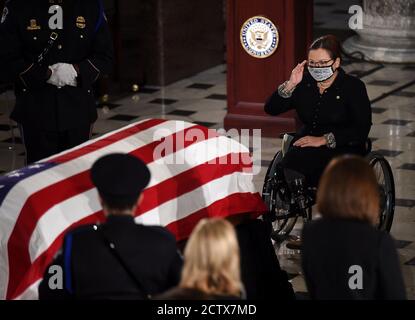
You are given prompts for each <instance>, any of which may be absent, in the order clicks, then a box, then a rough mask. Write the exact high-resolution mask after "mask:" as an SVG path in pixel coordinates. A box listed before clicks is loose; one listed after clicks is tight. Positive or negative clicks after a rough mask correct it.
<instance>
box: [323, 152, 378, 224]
mask: <svg viewBox="0 0 415 320" xmlns="http://www.w3.org/2000/svg"><path fill="white" fill-rule="evenodd" d="M317 207H318V210H319V212H320V213H321V215H322V216H323V217H324V218H340V219H357V220H361V221H366V222H369V223H371V224H376V223H377V222H378V219H379V209H380V199H379V185H378V182H377V180H376V176H375V173H374V171H373V168H372V167H371V166H370V165H369V163H368V162H367V161H366V160H365V159H364V158H362V157H359V156H350V155H349V156H342V157H338V158H335V159H334V160H332V161H331V162H330V164H329V165H328V166H327V168H326V170H325V171H324V174H323V176H322V177H321V180H320V184H319V186H318V191H317Z"/></svg>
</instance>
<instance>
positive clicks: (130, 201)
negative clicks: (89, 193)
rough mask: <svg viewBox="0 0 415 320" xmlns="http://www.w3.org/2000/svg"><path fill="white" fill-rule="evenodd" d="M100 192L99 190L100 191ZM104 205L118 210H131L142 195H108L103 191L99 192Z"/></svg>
mask: <svg viewBox="0 0 415 320" xmlns="http://www.w3.org/2000/svg"><path fill="white" fill-rule="evenodd" d="M98 192H99V191H98ZM99 195H100V196H101V199H102V201H103V202H104V205H105V206H106V207H107V208H108V210H110V211H111V210H112V211H114V210H116V211H124V210H131V209H132V208H133V207H134V206H135V205H136V204H137V201H138V198H139V197H140V195H137V196H124V197H120V196H113V195H107V194H104V193H102V192H99Z"/></svg>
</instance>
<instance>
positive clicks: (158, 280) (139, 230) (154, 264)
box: [39, 216, 182, 299]
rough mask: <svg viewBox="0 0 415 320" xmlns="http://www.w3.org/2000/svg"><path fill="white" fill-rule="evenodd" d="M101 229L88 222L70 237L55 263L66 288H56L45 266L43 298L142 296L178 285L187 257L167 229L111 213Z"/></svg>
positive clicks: (42, 284) (130, 297)
mask: <svg viewBox="0 0 415 320" xmlns="http://www.w3.org/2000/svg"><path fill="white" fill-rule="evenodd" d="M99 229H100V231H96V226H91V225H89V226H83V227H80V228H77V229H75V230H74V231H71V232H69V233H68V234H67V235H66V236H65V240H64V245H63V248H62V251H61V253H60V254H59V255H58V256H57V257H56V259H55V260H54V261H53V262H52V265H60V266H61V267H62V269H63V276H64V287H63V289H62V290H51V289H50V288H49V286H48V282H49V279H50V277H51V274H49V273H48V269H46V271H45V274H44V278H43V281H42V282H41V284H40V286H39V298H40V299H70V298H75V299H143V298H144V292H145V293H146V294H150V295H155V294H159V293H161V292H164V291H166V290H168V289H170V288H172V287H174V286H176V285H177V284H178V283H179V280H180V274H181V268H182V259H181V256H180V255H179V253H178V251H177V249H176V239H175V238H174V237H173V235H172V234H171V233H169V232H168V231H167V230H166V229H164V228H162V227H158V226H154V227H153V226H143V225H139V224H136V223H135V222H134V219H133V217H131V216H109V217H108V219H107V222H106V223H105V224H103V225H101V226H99ZM101 231H102V232H103V233H104V235H105V237H106V238H107V239H108V240H110V241H111V242H112V243H114V244H115V246H116V249H117V251H118V253H119V254H120V256H122V258H123V260H124V263H125V264H126V265H127V266H128V269H129V270H131V272H132V273H133V274H134V275H136V278H139V281H140V282H141V285H142V286H143V287H144V292H143V290H142V288H138V285H136V284H135V282H134V280H133V279H132V276H130V275H129V274H128V271H126V270H125V269H124V268H123V266H122V265H121V263H120V262H119V260H118V259H117V258H116V257H115V256H114V254H113V253H112V252H111V249H110V248H109V245H108V243H106V241H105V239H104V238H103V237H102V236H101V234H100V232H101Z"/></svg>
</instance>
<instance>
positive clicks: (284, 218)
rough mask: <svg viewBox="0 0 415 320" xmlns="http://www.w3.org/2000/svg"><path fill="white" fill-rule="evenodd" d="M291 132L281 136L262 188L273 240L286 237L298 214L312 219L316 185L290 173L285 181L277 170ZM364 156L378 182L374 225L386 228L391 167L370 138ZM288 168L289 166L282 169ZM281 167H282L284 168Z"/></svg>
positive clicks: (390, 203)
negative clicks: (376, 217)
mask: <svg viewBox="0 0 415 320" xmlns="http://www.w3.org/2000/svg"><path fill="white" fill-rule="evenodd" d="M294 134H295V133H287V134H284V135H283V136H282V138H283V142H282V148H281V151H279V152H277V154H276V155H275V156H274V158H273V159H272V161H271V164H270V165H269V167H268V170H267V173H266V175H265V179H264V185H263V189H262V199H263V200H264V202H265V204H266V206H267V208H268V213H267V214H265V215H264V217H263V218H264V220H266V221H268V222H270V223H271V225H272V230H271V236H272V239H273V240H275V241H277V242H282V241H284V240H286V239H287V238H288V237H289V234H290V232H291V231H292V229H293V228H294V226H295V224H296V222H297V220H298V218H302V219H303V221H304V222H307V221H309V220H311V219H312V208H313V206H314V205H315V202H316V195H317V189H316V188H314V187H307V186H306V185H304V179H301V178H299V177H295V171H293V172H292V173H294V175H291V177H290V182H289V183H288V182H287V179H286V178H287V173H286V172H284V174H282V173H281V172H278V170H281V168H280V167H279V166H278V164H279V163H280V162H281V161H282V159H283V157H284V155H285V154H286V153H287V151H288V150H289V148H290V145H291V142H292V140H293V139H294ZM366 159H367V161H368V162H369V164H370V166H371V167H372V168H373V170H374V172H375V175H376V179H377V181H378V184H379V193H380V204H379V206H380V216H379V220H378V224H377V228H378V229H380V230H385V231H387V232H389V231H390V229H391V227H392V221H393V215H394V211H395V185H394V179H393V174H392V169H391V167H390V165H389V163H388V161H387V160H386V159H385V158H384V157H383V156H382V155H381V154H379V153H377V152H373V151H372V143H371V140H370V139H368V140H367V143H366ZM285 170H288V171H291V170H289V169H285ZM285 170H284V171H285Z"/></svg>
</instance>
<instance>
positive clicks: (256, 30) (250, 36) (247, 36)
mask: <svg viewBox="0 0 415 320" xmlns="http://www.w3.org/2000/svg"><path fill="white" fill-rule="evenodd" d="M278 42H279V34H278V29H277V27H276V26H275V25H274V23H273V22H272V21H271V20H269V19H268V18H265V17H261V16H254V17H252V18H249V19H248V20H246V21H245V23H244V24H243V25H242V27H241V44H242V47H243V48H244V49H245V51H246V52H247V53H248V54H249V55H251V56H253V57H255V58H260V59H263V58H268V57H269V56H271V55H272V54H273V53H274V52H275V50H277V48H278Z"/></svg>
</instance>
